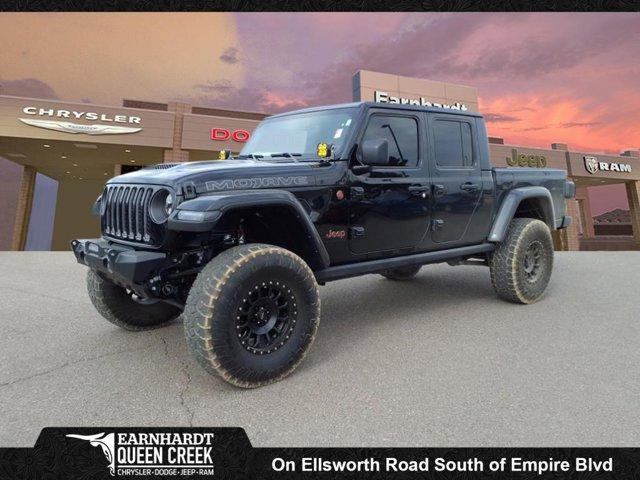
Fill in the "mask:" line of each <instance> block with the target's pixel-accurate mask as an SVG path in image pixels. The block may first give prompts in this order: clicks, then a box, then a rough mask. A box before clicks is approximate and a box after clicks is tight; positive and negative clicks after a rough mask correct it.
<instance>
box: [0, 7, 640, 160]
mask: <svg viewBox="0 0 640 480" xmlns="http://www.w3.org/2000/svg"><path fill="white" fill-rule="evenodd" d="M0 40H1V41H2V48H1V49H0V84H2V85H3V93H4V94H9V95H21V96H34V97H43V98H58V99H63V100H73V101H86V102H92V103H98V104H110V105H118V104H121V102H122V99H123V98H134V99H141V100H151V101H159V102H164V101H167V100H172V99H176V100H184V101H188V102H191V103H193V104H196V105H201V106H218V107H229V108H234V109H243V110H257V111H264V112H279V111H283V110H287V109H292V108H297V107H302V106H306V105H318V104H327V103H335V102H343V101H350V100H351V77H352V75H353V74H354V73H355V72H356V71H357V70H359V69H368V70H375V71H381V72H387V73H396V74H400V75H407V76H416V77H423V78H428V79H432V80H440V81H446V82H452V83H459V84H463V85H472V86H476V87H477V88H478V92H479V96H480V109H481V112H482V113H483V114H484V115H485V116H486V118H487V121H488V128H489V133H490V134H491V135H493V136H499V137H503V138H505V141H506V142H507V143H513V144H520V145H528V146H541V147H548V146H549V144H550V143H552V142H555V141H558V142H563V143H567V144H569V146H570V148H571V149H574V150H586V151H591V152H598V151H602V152H607V153H618V152H620V151H621V150H624V149H628V148H638V147H640V88H639V87H640V14H638V13H455V14H451V13H444V14H441V13H397V14H396V13H368V14H361V13H238V14H233V13H115V14H112V13H3V14H0Z"/></svg>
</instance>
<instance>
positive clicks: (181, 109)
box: [164, 102, 191, 163]
mask: <svg viewBox="0 0 640 480" xmlns="http://www.w3.org/2000/svg"><path fill="white" fill-rule="evenodd" d="M167 110H168V111H170V112H175V120H174V122H173V148H172V149H171V150H165V151H164V163H173V162H188V161H189V152H188V151H186V150H182V128H183V125H184V114H185V113H191V105H189V104H188V103H180V102H169V103H168V104H167Z"/></svg>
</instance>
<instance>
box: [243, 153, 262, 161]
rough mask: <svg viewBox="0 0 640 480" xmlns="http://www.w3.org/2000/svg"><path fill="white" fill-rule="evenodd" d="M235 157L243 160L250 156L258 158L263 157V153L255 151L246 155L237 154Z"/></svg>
mask: <svg viewBox="0 0 640 480" xmlns="http://www.w3.org/2000/svg"><path fill="white" fill-rule="evenodd" d="M236 158H239V159H240V160H245V159H247V158H251V159H253V160H260V159H261V158H264V155H257V154H255V153H249V154H247V155H238V156H237V157H236Z"/></svg>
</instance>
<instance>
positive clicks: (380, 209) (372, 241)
mask: <svg viewBox="0 0 640 480" xmlns="http://www.w3.org/2000/svg"><path fill="white" fill-rule="evenodd" d="M424 132H426V128H425V119H424V116H422V115H420V114H419V113H414V112H411V111H407V113H406V114H395V113H394V114H390V113H388V112H384V111H376V110H375V109H373V110H371V111H370V113H369V117H368V120H367V126H366V128H365V130H364V133H363V136H362V138H361V139H360V143H362V141H363V140H367V139H380V138H383V139H386V140H387V141H388V144H389V157H390V164H389V165H388V166H375V167H373V168H372V170H371V171H370V172H367V173H364V174H361V175H352V182H351V188H350V209H349V225H350V228H349V248H350V249H351V252H353V253H356V254H373V255H372V256H375V254H376V253H378V252H385V253H386V254H394V253H397V254H401V253H406V252H410V251H412V250H413V249H414V248H415V247H416V246H417V245H418V244H420V243H421V241H422V239H423V237H424V236H425V235H426V232H427V229H428V225H429V217H430V204H429V202H430V184H429V178H428V173H427V164H426V163H427V162H426V161H423V157H425V158H426V155H425V153H426V141H425V139H426V136H425V134H424Z"/></svg>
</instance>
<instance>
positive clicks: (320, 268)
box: [71, 102, 575, 388]
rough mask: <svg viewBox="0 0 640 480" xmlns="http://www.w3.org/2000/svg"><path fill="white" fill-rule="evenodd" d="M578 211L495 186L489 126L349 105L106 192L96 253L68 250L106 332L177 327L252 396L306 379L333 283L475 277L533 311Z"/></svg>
mask: <svg viewBox="0 0 640 480" xmlns="http://www.w3.org/2000/svg"><path fill="white" fill-rule="evenodd" d="M225 153H226V152H222V155H221V156H222V157H224V154H225ZM574 193H575V186H574V184H573V183H572V182H570V181H567V179H566V172H565V171H564V170H553V169H532V168H492V167H491V165H490V163H489V148H488V142H487V134H486V130H485V123H484V120H483V118H482V116H481V115H479V114H476V113H470V112H462V111H454V110H445V109H438V108H424V107H417V106H410V105H388V104H386V105H383V104H376V103H368V102H365V103H353V104H345V105H335V106H328V107H320V108H309V109H305V110H299V111H295V112H290V113H285V114H281V115H274V116H272V117H269V118H267V119H265V120H264V121H263V122H262V123H261V124H260V125H259V126H258V127H257V128H256V130H255V131H254V133H253V134H252V136H251V138H250V140H249V141H248V142H247V143H246V144H245V146H244V148H243V149H242V151H241V153H240V154H239V155H237V156H236V157H235V158H231V159H226V160H223V161H220V160H218V161H206V162H193V163H182V164H160V165H156V166H150V167H147V168H143V169H141V170H138V171H136V172H132V173H128V174H125V175H120V176H118V177H115V178H113V179H111V180H110V181H109V182H108V183H107V185H106V186H105V189H104V191H103V193H102V195H101V196H100V197H99V198H98V199H97V200H96V203H95V204H94V206H93V212H94V213H95V214H96V215H99V216H100V218H101V227H102V237H101V238H99V239H82V240H73V241H72V242H71V245H72V248H73V251H74V252H75V255H76V258H77V260H78V262H80V263H82V264H85V265H87V266H88V267H89V268H90V269H89V272H88V277H87V283H88V290H89V295H90V297H91V300H92V302H93V304H94V306H95V308H96V309H97V310H98V311H99V312H100V313H101V314H102V315H103V316H104V317H105V318H106V319H107V320H109V321H110V322H113V323H114V324H116V325H118V326H120V327H122V328H125V329H129V330H145V329H150V328H154V327H158V326H161V325H164V324H166V323H168V322H170V321H172V320H173V319H175V318H176V317H178V316H180V315H182V316H183V320H184V331H185V335H186V338H187V343H188V346H189V349H190V351H191V352H192V353H193V354H194V356H195V357H196V358H197V360H198V361H199V363H200V364H202V366H203V367H204V368H205V369H207V370H208V371H209V372H211V373H217V374H219V375H221V376H222V378H224V379H225V380H226V381H228V382H230V383H232V384H234V385H237V386H239V387H245V388H251V387H258V386H261V385H265V384H268V383H271V382H275V381H278V380H280V379H282V378H284V377H285V376H287V375H289V374H290V373H291V372H292V371H293V370H294V369H295V368H296V366H297V365H298V364H299V363H300V362H301V361H302V359H303V358H304V356H305V355H306V353H307V351H308V349H309V347H310V345H311V343H312V341H313V339H314V337H315V335H316V331H317V329H318V324H319V319H320V296H319V292H318V285H322V284H324V283H325V282H329V281H331V280H338V279H343V278H347V277H353V276H356V275H363V274H368V273H378V274H381V275H383V276H384V277H386V278H389V279H391V280H408V279H410V278H412V277H413V276H415V275H416V274H417V273H418V271H419V270H420V267H421V266H422V265H425V264H430V263H437V262H448V263H450V264H452V265H459V264H478V265H486V266H488V267H489V270H490V272H491V282H492V284H493V287H494V289H495V291H496V293H497V295H498V296H499V297H501V298H503V299H505V300H508V301H512V302H518V303H531V302H535V301H536V300H538V299H539V298H540V297H541V296H542V294H543V292H544V290H545V288H546V286H547V284H548V282H549V277H550V276H551V269H552V264H553V242H552V237H551V231H552V230H557V229H562V228H565V227H567V225H569V223H570V221H571V218H570V217H568V216H566V215H565V210H566V208H565V199H566V198H571V197H573V196H574ZM390 301H393V299H390Z"/></svg>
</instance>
